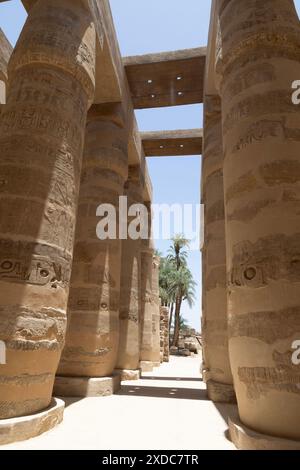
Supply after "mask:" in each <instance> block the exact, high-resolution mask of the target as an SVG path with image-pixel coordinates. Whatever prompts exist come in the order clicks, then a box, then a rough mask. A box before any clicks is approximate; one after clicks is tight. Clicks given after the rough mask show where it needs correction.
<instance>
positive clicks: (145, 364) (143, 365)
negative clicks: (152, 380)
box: [140, 361, 153, 372]
mask: <svg viewBox="0 0 300 470" xmlns="http://www.w3.org/2000/svg"><path fill="white" fill-rule="evenodd" d="M140 369H141V371H142V372H152V371H153V362H151V361H140Z"/></svg>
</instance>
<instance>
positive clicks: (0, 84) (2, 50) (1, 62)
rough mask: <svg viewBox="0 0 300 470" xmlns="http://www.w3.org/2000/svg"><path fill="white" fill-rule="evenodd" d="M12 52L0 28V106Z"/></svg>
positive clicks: (4, 94)
mask: <svg viewBox="0 0 300 470" xmlns="http://www.w3.org/2000/svg"><path fill="white" fill-rule="evenodd" d="M12 50H13V48H12V46H11V44H10V43H9V41H8V39H7V38H6V36H5V34H4V33H3V31H2V29H1V28H0V104H3V103H5V101H6V86H7V66H8V61H9V59H10V56H11V53H12Z"/></svg>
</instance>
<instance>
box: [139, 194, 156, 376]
mask: <svg viewBox="0 0 300 470" xmlns="http://www.w3.org/2000/svg"><path fill="white" fill-rule="evenodd" d="M145 206H146V207H147V210H148V224H149V226H148V239H146V240H141V318H140V325H141V348H140V369H141V371H142V372H151V371H152V370H153V363H152V349H153V332H152V314H153V279H152V271H153V254H154V249H153V243H152V239H151V215H152V214H151V203H145Z"/></svg>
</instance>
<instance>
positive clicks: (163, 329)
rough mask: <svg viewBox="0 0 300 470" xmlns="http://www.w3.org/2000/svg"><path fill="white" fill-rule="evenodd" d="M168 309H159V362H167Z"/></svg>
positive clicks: (168, 354)
mask: <svg viewBox="0 0 300 470" xmlns="http://www.w3.org/2000/svg"><path fill="white" fill-rule="evenodd" d="M169 359H170V350H169V309H168V307H160V362H169Z"/></svg>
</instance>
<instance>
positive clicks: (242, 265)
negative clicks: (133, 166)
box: [217, 0, 300, 439]
mask: <svg viewBox="0 0 300 470" xmlns="http://www.w3.org/2000/svg"><path fill="white" fill-rule="evenodd" d="M219 18H220V42H219V50H218V56H217V69H218V73H219V77H220V87H221V88H220V91H221V96H222V108H223V140H224V149H225V160H224V189H225V204H226V234H227V262H228V266H227V270H228V277H229V334H230V338H229V351H230V362H231V368H232V372H233V376H234V383H235V389H236V393H237V399H238V407H239V413H240V418H241V420H242V422H243V423H244V424H245V425H247V426H249V427H250V428H252V429H254V430H256V431H258V432H261V433H265V434H269V435H273V436H279V437H285V438H291V439H300V389H299V385H298V384H299V382H300V372H299V366H297V365H295V364H293V361H292V354H293V349H292V344H293V342H294V341H295V340H299V339H300V299H299V289H300V215H299V201H300V160H299V153H300V138H299V128H300V109H299V107H297V106H296V105H294V104H293V103H292V91H293V90H292V88H291V86H292V82H293V81H294V80H295V79H297V78H299V77H300V59H299V50H300V29H299V20H298V17H297V13H296V10H295V7H294V3H293V1H292V0H264V1H263V2H258V1H255V0H247V1H241V0H223V1H220V2H219Z"/></svg>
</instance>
